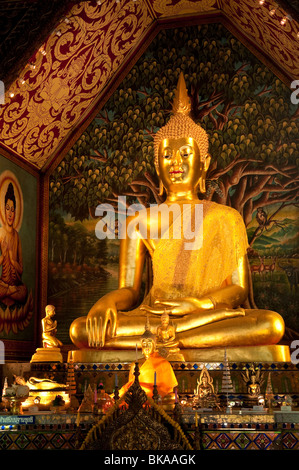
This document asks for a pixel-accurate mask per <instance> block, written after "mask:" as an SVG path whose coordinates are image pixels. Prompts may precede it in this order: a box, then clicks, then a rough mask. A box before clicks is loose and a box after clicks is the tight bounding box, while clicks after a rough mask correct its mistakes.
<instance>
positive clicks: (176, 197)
mask: <svg viewBox="0 0 299 470" xmlns="http://www.w3.org/2000/svg"><path fill="white" fill-rule="evenodd" d="M165 202H166V203H168V204H173V203H177V204H180V203H181V204H183V203H188V202H189V203H190V202H193V203H197V202H200V200H199V199H198V196H197V193H195V192H194V191H192V190H190V191H181V192H171V191H170V192H168V193H167V197H166V201H165Z"/></svg>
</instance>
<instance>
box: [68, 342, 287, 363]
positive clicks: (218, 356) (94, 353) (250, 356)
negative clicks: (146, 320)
mask: <svg viewBox="0 0 299 470" xmlns="http://www.w3.org/2000/svg"><path fill="white" fill-rule="evenodd" d="M181 353H182V355H183V357H184V358H185V362H223V360H224V354H225V348H215V349H184V350H181ZM226 354H227V358H228V360H229V362H290V361H291V356H290V349H289V347H288V346H284V345H271V346H247V347H240V348H227V349H226ZM141 357H142V354H141V351H138V353H137V357H136V351H135V350H115V351H113V350H95V349H81V350H77V351H70V352H69V356H68V361H69V359H70V358H72V359H73V361H74V362H81V363H86V362H87V363H91V362H92V363H97V362H99V363H109V362H117V363H127V362H128V363H132V362H133V361H136V359H140V358H141Z"/></svg>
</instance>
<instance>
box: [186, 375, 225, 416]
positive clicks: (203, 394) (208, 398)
mask: <svg viewBox="0 0 299 470" xmlns="http://www.w3.org/2000/svg"><path fill="white" fill-rule="evenodd" d="M193 407H194V408H215V407H216V408H218V409H219V410H220V405H219V402H218V400H217V395H216V393H215V389H214V385H213V379H212V377H211V376H210V374H209V372H208V370H207V368H206V366H204V367H203V369H202V371H201V373H200V376H199V379H197V387H196V394H195V396H194V398H193Z"/></svg>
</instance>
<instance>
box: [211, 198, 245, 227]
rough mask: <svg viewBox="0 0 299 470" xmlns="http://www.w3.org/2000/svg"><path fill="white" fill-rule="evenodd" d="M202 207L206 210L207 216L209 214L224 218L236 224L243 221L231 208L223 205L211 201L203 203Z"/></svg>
mask: <svg viewBox="0 0 299 470" xmlns="http://www.w3.org/2000/svg"><path fill="white" fill-rule="evenodd" d="M203 205H204V207H205V209H206V213H207V215H208V214H210V215H214V216H217V215H218V216H226V217H229V218H230V219H233V220H235V221H237V222H242V221H243V218H242V216H241V214H240V213H239V212H238V211H237V210H236V209H234V208H233V207H230V206H226V205H224V204H218V203H217V202H213V201H203Z"/></svg>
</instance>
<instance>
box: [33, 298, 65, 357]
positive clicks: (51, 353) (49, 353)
mask: <svg viewBox="0 0 299 470" xmlns="http://www.w3.org/2000/svg"><path fill="white" fill-rule="evenodd" d="M45 313H46V315H45V317H44V318H43V319H42V342H43V347H42V348H37V349H36V352H35V354H34V355H33V356H32V358H31V361H30V362H63V358H62V354H61V352H60V347H61V346H63V344H62V342H61V341H60V340H59V339H58V338H56V333H57V321H56V320H53V317H54V315H55V307H54V305H47V306H46V308H45Z"/></svg>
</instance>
